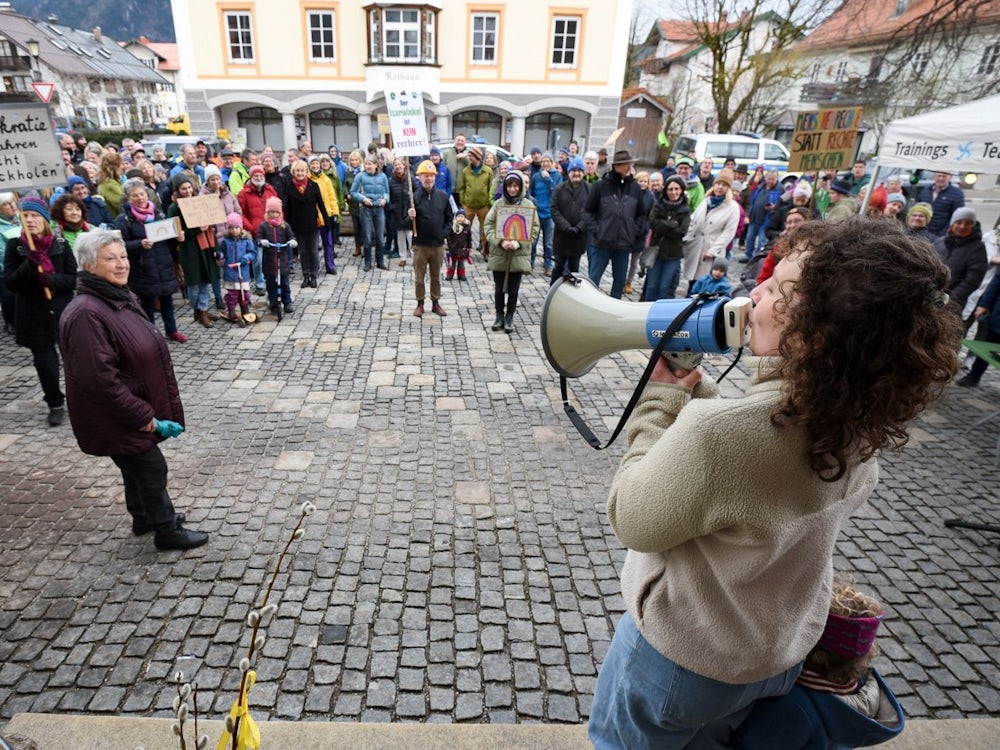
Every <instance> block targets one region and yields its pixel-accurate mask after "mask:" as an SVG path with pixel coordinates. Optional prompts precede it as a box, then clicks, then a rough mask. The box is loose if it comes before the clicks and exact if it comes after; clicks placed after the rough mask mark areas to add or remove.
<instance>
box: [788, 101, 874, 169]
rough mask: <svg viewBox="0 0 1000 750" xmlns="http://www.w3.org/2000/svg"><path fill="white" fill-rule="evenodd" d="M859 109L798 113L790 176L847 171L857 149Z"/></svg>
mask: <svg viewBox="0 0 1000 750" xmlns="http://www.w3.org/2000/svg"><path fill="white" fill-rule="evenodd" d="M860 125H861V107H845V108H843V109H820V110H814V111H807V112H799V113H798V114H797V115H796V116H795V134H794V135H793V136H792V148H791V156H790V157H789V159H788V170H789V171H790V172H809V171H819V170H827V171H833V170H841V169H848V168H850V166H851V164H852V163H853V162H854V152H855V150H856V148H857V146H856V143H857V139H858V127H859V126H860Z"/></svg>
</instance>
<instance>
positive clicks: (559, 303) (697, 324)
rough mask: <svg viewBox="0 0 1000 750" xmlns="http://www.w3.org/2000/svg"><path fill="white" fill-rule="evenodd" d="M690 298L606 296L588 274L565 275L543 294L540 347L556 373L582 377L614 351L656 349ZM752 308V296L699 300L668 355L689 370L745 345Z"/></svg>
mask: <svg viewBox="0 0 1000 750" xmlns="http://www.w3.org/2000/svg"><path fill="white" fill-rule="evenodd" d="M691 302H692V300H690V299H661V300H657V301H656V302H625V301H622V300H618V299H614V298H613V297H609V296H607V295H606V294H604V293H603V292H602V291H601V290H600V289H598V288H597V286H596V285H595V284H594V283H593V282H592V281H591V280H590V279H589V278H587V277H586V276H582V275H581V274H572V275H571V276H564V277H563V278H561V279H559V280H558V281H557V282H556V283H555V284H553V285H552V286H551V288H550V289H549V293H548V296H547V297H546V298H545V306H544V307H543V308H542V323H541V331H542V348H543V349H544V350H545V356H546V357H547V358H548V360H549V364H551V365H552V367H553V368H554V369H555V371H556V372H558V373H559V374H560V375H563V376H565V377H567V378H578V377H580V376H581V375H585V374H586V373H588V372H590V370H591V368H592V367H593V366H594V365H595V364H596V363H597V361H598V360H599V359H601V357H604V356H607V355H608V354H611V353H613V352H620V351H625V350H626V349H653V348H656V345H657V344H658V343H659V340H660V339H661V338H662V337H663V334H664V333H665V332H666V330H667V329H668V328H669V327H670V325H671V323H672V322H673V321H674V319H675V318H677V317H678V316H679V315H680V314H681V313H682V312H683V311H684V310H685V309H686V308H687V307H688V306H689V305H690V304H691ZM751 306H752V303H751V301H750V299H749V298H748V297H740V298H737V299H729V298H727V297H720V298H717V299H710V300H708V301H706V302H704V303H703V304H700V305H699V306H698V307H697V308H695V310H694V312H693V313H692V314H691V316H690V317H689V318H688V319H687V320H685V321H684V324H683V325H682V326H681V327H680V329H679V330H678V331H677V332H676V333H675V334H674V335H673V336H672V337H671V339H670V341H668V342H667V343H666V345H665V346H664V353H665V356H670V357H671V358H673V359H675V360H677V361H678V364H680V365H681V366H683V367H684V368H685V369H690V368H691V367H694V365H695V364H697V362H698V361H699V360H700V358H701V357H700V355H702V354H723V353H725V352H727V351H729V349H730V348H740V347H742V346H745V345H746V344H747V342H748V340H749V333H748V328H747V325H748V323H749V316H750V307H751Z"/></svg>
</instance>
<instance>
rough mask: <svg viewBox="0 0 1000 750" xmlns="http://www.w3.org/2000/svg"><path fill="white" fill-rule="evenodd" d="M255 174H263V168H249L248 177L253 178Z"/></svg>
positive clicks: (255, 165) (254, 166)
mask: <svg viewBox="0 0 1000 750" xmlns="http://www.w3.org/2000/svg"><path fill="white" fill-rule="evenodd" d="M255 174H264V167H262V166H261V165H260V164H254V165H253V166H252V167H250V176H251V177H253V176H254V175H255Z"/></svg>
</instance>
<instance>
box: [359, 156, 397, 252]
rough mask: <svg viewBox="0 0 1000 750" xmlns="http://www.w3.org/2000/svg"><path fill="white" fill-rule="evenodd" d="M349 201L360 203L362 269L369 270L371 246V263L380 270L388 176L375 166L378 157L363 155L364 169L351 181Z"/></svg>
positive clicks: (387, 200) (387, 195) (387, 196)
mask: <svg viewBox="0 0 1000 750" xmlns="http://www.w3.org/2000/svg"><path fill="white" fill-rule="evenodd" d="M351 200H352V201H354V202H355V203H357V204H358V206H360V212H361V226H362V228H363V234H364V238H365V248H364V253H365V270H366V271H370V270H372V245H374V246H375V264H376V266H377V267H378V268H380V269H381V270H383V271H386V270H388V268H389V267H388V266H387V265H386V264H385V207H386V206H387V205H389V178H388V177H386V176H385V172H382V171H381V170H379V168H378V159H377V158H376V157H375V156H374V155H373V154H369V155H368V156H366V157H365V171H364V172H359V173H358V175H357V177H355V178H354V182H353V183H351Z"/></svg>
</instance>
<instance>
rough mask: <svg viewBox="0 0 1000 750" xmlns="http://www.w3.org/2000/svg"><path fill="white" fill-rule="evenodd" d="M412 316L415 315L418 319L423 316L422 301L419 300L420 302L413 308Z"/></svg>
mask: <svg viewBox="0 0 1000 750" xmlns="http://www.w3.org/2000/svg"><path fill="white" fill-rule="evenodd" d="M413 314H414V315H416V316H417V317H418V318H422V317H423V316H424V301H423V300H420V302H418V303H417V306H416V307H414V308H413Z"/></svg>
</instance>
